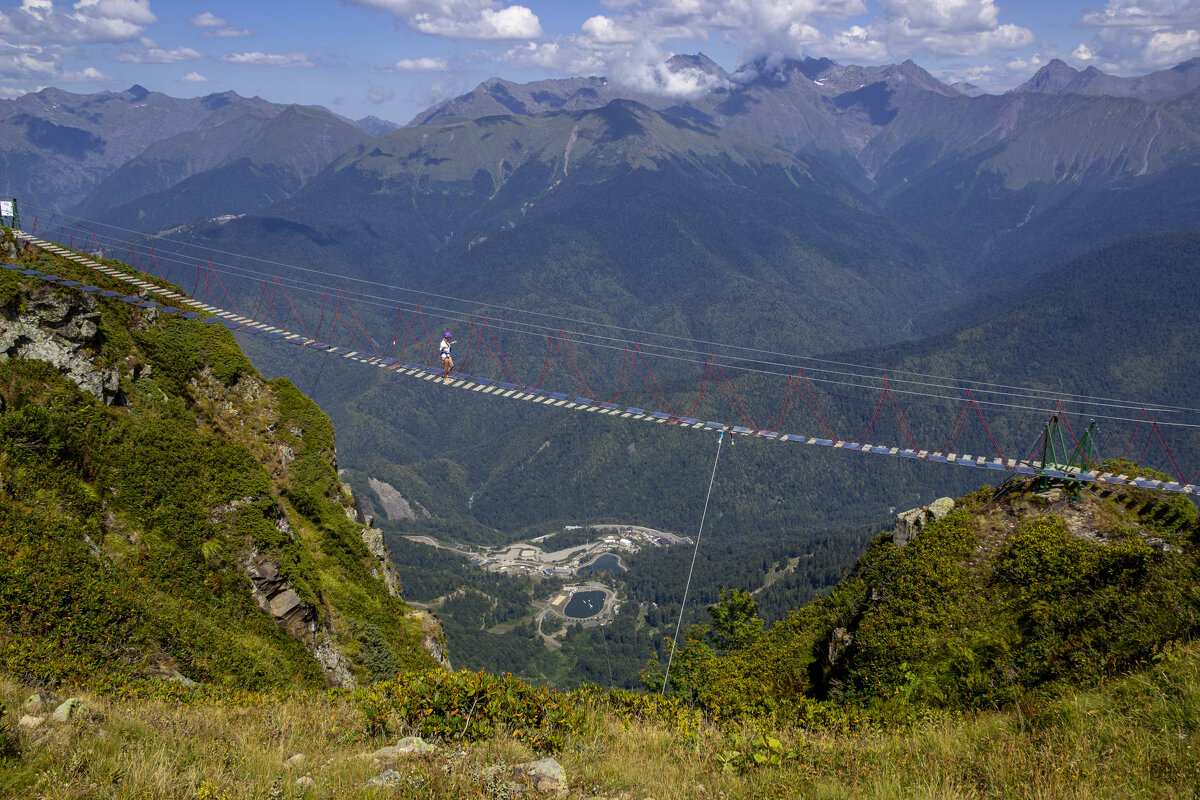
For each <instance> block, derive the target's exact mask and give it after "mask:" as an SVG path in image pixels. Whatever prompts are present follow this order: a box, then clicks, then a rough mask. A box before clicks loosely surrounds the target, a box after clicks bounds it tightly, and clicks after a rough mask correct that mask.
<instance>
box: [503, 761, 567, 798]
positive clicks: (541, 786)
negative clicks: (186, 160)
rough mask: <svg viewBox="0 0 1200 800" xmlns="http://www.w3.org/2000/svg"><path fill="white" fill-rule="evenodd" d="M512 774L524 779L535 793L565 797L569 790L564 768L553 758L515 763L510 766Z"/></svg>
mask: <svg viewBox="0 0 1200 800" xmlns="http://www.w3.org/2000/svg"><path fill="white" fill-rule="evenodd" d="M512 775H513V777H514V778H517V779H518V780H522V781H524V783H525V785H526V786H527V787H528V788H529V789H531V790H532V791H533V792H534V793H535V795H543V796H546V797H566V796H567V793H568V792H569V791H570V787H569V786H568V785H567V772H566V770H564V769H563V768H562V765H561V764H559V763H558V761H556V760H555V759H553V758H543V759H542V760H541V761H531V762H528V763H526V764H516V765H514V766H513V768H512Z"/></svg>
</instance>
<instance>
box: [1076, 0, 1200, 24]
mask: <svg viewBox="0 0 1200 800" xmlns="http://www.w3.org/2000/svg"><path fill="white" fill-rule="evenodd" d="M1079 22H1080V24H1081V25H1083V26H1084V27H1088V28H1108V27H1118V28H1145V27H1152V28H1161V27H1174V26H1178V25H1187V24H1194V23H1196V22H1200V4H1198V3H1196V2H1195V0H1137V2H1133V0H1108V5H1107V6H1106V7H1105V8H1104V9H1102V10H1092V11H1088V12H1087V13H1086V14H1084V15H1083V18H1082V19H1081V20H1080V21H1079Z"/></svg>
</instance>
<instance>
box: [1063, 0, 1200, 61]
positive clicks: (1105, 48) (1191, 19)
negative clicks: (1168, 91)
mask: <svg viewBox="0 0 1200 800" xmlns="http://www.w3.org/2000/svg"><path fill="white" fill-rule="evenodd" d="M1079 24H1080V25H1081V26H1082V27H1085V28H1094V29H1096V35H1095V37H1094V38H1093V39H1092V41H1091V42H1090V43H1089V44H1087V45H1086V46H1085V45H1080V47H1086V50H1087V52H1088V53H1090V54H1091V56H1092V59H1093V60H1095V61H1097V62H1099V66H1100V68H1101V69H1103V70H1105V71H1106V72H1116V73H1122V74H1138V73H1145V72H1150V71H1154V70H1159V69H1164V68H1167V67H1172V66H1175V65H1176V64H1178V63H1179V62H1181V61H1186V60H1187V59H1189V58H1192V57H1194V56H1196V55H1197V54H1198V53H1200V0H1138V2H1133V0H1109V2H1108V5H1107V6H1105V7H1104V8H1103V9H1099V10H1093V11H1089V12H1087V13H1086V14H1084V15H1083V17H1082V18H1081V19H1080V21H1079ZM1076 52H1077V53H1078V52H1079V51H1078V50H1077V51H1076Z"/></svg>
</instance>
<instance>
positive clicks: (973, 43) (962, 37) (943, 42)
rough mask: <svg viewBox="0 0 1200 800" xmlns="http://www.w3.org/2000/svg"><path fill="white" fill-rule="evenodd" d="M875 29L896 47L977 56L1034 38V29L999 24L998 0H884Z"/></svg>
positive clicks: (875, 33)
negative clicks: (996, 0) (881, 14)
mask: <svg viewBox="0 0 1200 800" xmlns="http://www.w3.org/2000/svg"><path fill="white" fill-rule="evenodd" d="M879 5H880V8H882V9H883V14H884V16H883V19H882V20H881V21H880V22H878V23H874V24H872V25H871V32H872V35H873V36H874V37H875V38H877V39H879V40H882V41H886V42H887V43H888V44H889V45H890V46H891V47H892V48H893V49H900V50H916V51H923V52H928V53H932V54H934V55H938V56H979V55H986V54H988V53H993V52H996V51H997V50H1017V49H1020V48H1022V47H1027V46H1029V45H1031V44H1033V41H1034V36H1033V31H1031V30H1029V29H1028V28H1022V27H1020V26H1018V25H1011V24H1001V23H1000V21H999V15H1000V10H999V9H998V8H997V7H996V4H995V2H994V0H880V2H879Z"/></svg>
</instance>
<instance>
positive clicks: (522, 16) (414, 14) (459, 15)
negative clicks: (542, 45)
mask: <svg viewBox="0 0 1200 800" xmlns="http://www.w3.org/2000/svg"><path fill="white" fill-rule="evenodd" d="M339 1H340V2H343V3H345V4H347V5H356V6H362V7H363V8H373V9H377V10H379V11H387V12H389V13H390V14H392V16H394V17H395V18H396V19H398V20H401V21H403V22H404V23H405V24H406V25H408V26H409V27H410V28H412V29H413V30H415V31H419V32H421V33H424V34H428V35H430V36H441V37H445V38H449V39H477V40H519V39H541V38H542V37H544V36H545V34H544V32H543V31H542V24H541V22H540V21H539V20H538V18H537V15H536V14H534V13H533V12H532V11H531V10H529V9H528V8H526V7H525V6H520V5H510V6H505V5H503V4H502V3H500V2H496V0H339Z"/></svg>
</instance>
